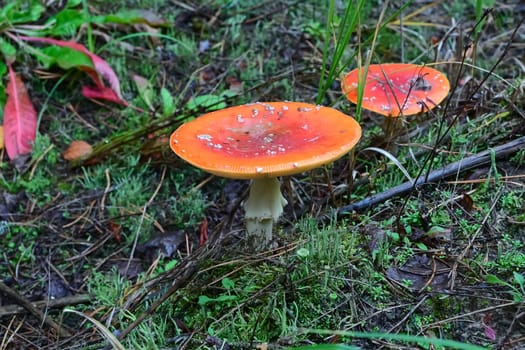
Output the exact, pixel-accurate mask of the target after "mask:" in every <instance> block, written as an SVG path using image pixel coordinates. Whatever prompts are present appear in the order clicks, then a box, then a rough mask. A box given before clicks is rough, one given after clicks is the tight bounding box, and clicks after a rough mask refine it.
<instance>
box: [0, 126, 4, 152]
mask: <svg viewBox="0 0 525 350" xmlns="http://www.w3.org/2000/svg"><path fill="white" fill-rule="evenodd" d="M0 149H4V126H3V125H0Z"/></svg>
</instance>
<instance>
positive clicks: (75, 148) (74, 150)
mask: <svg viewBox="0 0 525 350" xmlns="http://www.w3.org/2000/svg"><path fill="white" fill-rule="evenodd" d="M92 152H93V147H91V145H90V144H89V143H87V142H86V141H72V142H71V144H70V145H69V147H68V149H67V150H65V151H64V153H62V157H64V159H65V160H70V161H71V160H80V159H83V158H86V157H88V156H89V155H90V154H91V153H92Z"/></svg>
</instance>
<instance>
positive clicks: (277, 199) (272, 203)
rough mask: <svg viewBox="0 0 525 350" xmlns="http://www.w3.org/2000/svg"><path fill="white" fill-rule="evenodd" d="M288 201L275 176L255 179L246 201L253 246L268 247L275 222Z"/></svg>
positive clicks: (247, 219) (248, 227) (249, 232)
mask: <svg viewBox="0 0 525 350" xmlns="http://www.w3.org/2000/svg"><path fill="white" fill-rule="evenodd" d="M287 203H288V202H287V201H286V199H285V198H284V197H283V195H282V193H281V184H280V182H279V180H278V179H277V178H275V177H270V178H261V179H255V180H253V182H252V185H251V187H250V193H249V195H248V199H247V200H246V202H245V203H244V210H245V219H246V232H247V234H248V240H249V241H253V240H256V241H258V242H252V243H251V244H252V245H253V246H257V245H259V246H261V247H267V246H268V245H269V244H270V242H271V241H272V232H273V224H274V223H275V222H277V221H278V220H279V217H280V216H281V214H282V213H283V208H284V206H285V205H286V204H287Z"/></svg>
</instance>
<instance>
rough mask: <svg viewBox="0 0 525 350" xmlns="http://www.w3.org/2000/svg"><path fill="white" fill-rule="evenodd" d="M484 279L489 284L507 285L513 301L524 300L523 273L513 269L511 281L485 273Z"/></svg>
mask: <svg viewBox="0 0 525 350" xmlns="http://www.w3.org/2000/svg"><path fill="white" fill-rule="evenodd" d="M485 280H486V281H487V282H488V283H490V284H497V285H499V286H502V287H507V288H508V292H509V293H510V295H511V296H512V300H513V301H514V302H515V303H522V302H523V301H524V300H525V278H524V277H523V274H521V273H518V272H516V271H514V272H513V273H512V282H506V281H504V280H502V279H500V278H499V277H498V276H496V275H487V276H486V277H485Z"/></svg>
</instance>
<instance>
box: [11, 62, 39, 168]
mask: <svg viewBox="0 0 525 350" xmlns="http://www.w3.org/2000/svg"><path fill="white" fill-rule="evenodd" d="M8 67H9V82H8V83H7V88H6V93H7V95H8V97H7V101H6V104H5V108H4V142H5V149H6V151H7V156H8V157H9V159H14V158H16V157H17V156H19V155H23V154H29V153H31V150H32V148H33V143H34V142H35V138H36V128H37V125H36V122H37V121H36V111H35V107H33V103H32V102H31V99H30V98H29V95H28V93H27V90H26V87H25V85H24V82H23V81H22V79H21V78H20V77H19V76H17V75H16V74H15V72H14V71H13V68H12V67H11V65H8Z"/></svg>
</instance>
